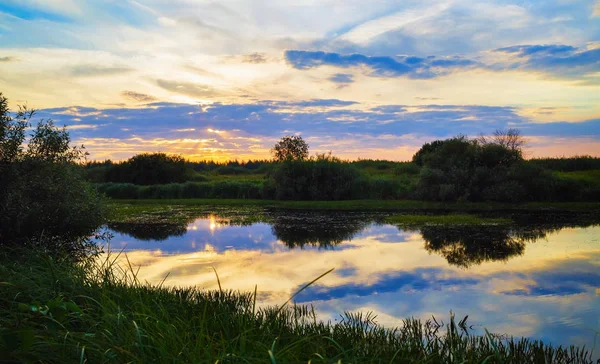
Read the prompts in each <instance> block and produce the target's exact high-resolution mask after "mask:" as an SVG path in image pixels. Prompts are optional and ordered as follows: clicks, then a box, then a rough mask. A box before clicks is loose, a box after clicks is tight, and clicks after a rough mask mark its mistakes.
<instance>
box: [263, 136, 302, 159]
mask: <svg viewBox="0 0 600 364" xmlns="http://www.w3.org/2000/svg"><path fill="white" fill-rule="evenodd" d="M271 154H273V158H274V159H275V161H277V162H285V161H302V160H305V159H306V158H308V144H306V142H305V141H304V139H302V137H301V136H295V135H287V136H284V137H283V138H281V140H280V141H279V142H277V144H275V145H274V146H273V149H271Z"/></svg>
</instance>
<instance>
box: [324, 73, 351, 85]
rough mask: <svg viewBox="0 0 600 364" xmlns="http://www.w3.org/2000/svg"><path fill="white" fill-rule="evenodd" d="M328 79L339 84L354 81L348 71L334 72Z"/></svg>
mask: <svg viewBox="0 0 600 364" xmlns="http://www.w3.org/2000/svg"><path fill="white" fill-rule="evenodd" d="M329 81H331V82H334V83H340V84H349V83H352V82H354V76H353V75H352V74H349V73H336V74H335V75H333V76H331V77H329Z"/></svg>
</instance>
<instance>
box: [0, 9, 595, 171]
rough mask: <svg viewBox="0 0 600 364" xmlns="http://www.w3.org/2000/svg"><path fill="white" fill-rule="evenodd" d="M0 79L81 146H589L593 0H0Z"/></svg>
mask: <svg viewBox="0 0 600 364" xmlns="http://www.w3.org/2000/svg"><path fill="white" fill-rule="evenodd" d="M0 92H2V93H3V94H4V95H5V96H6V97H8V98H9V100H10V105H11V107H13V108H15V107H16V106H17V105H19V104H24V103H27V105H29V106H31V107H35V108H37V109H39V113H38V115H37V118H52V119H54V120H55V122H56V123H57V124H59V125H67V126H68V129H69V130H70V132H71V135H72V137H73V139H74V140H75V141H76V142H78V143H83V144H84V145H85V146H86V148H87V149H88V151H89V152H90V153H91V156H90V158H91V159H106V158H111V159H124V158H127V157H129V156H131V155H133V154H137V153H141V152H150V151H164V152H170V153H180V154H183V155H185V156H186V157H189V158H191V159H218V160H224V159H234V158H237V159H248V158H265V157H268V156H269V149H270V147H271V146H272V145H273V144H274V143H275V142H276V141H277V140H278V139H279V138H280V137H281V136H283V135H286V134H297V135H302V137H304V138H305V139H306V140H307V141H308V143H309V144H310V146H311V152H323V151H332V153H333V154H335V155H337V156H340V157H343V158H350V159H356V158H358V157H362V158H381V159H393V160H407V159H410V157H411V156H412V154H413V153H414V152H415V151H416V150H417V149H418V148H419V146H420V145H422V144H423V143H424V142H427V141H431V140H434V139H440V138H445V137H450V136H453V135H457V134H459V133H462V134H467V135H471V136H477V135H479V134H481V133H484V134H486V133H487V134H489V133H491V132H493V131H494V130H495V129H498V128H509V127H512V128H518V129H520V130H521V131H522V133H523V134H524V135H525V136H527V138H528V139H529V144H528V148H527V156H528V157H539V156H563V155H564V156H571V155H576V154H590V155H595V156H600V0H536V1H524V0H521V1H516V0H515V1H504V0H496V1H481V0H447V1H429V0H409V1H399V0H396V1H388V0H372V1H364V0H361V1H358V0H343V1H342V0H323V1H316V0H304V1H300V0H288V1H275V0H223V1H202V0H136V1H134V0H105V1H100V0H2V1H1V2H0Z"/></svg>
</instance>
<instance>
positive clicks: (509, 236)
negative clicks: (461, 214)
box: [111, 212, 600, 356]
mask: <svg viewBox="0 0 600 364" xmlns="http://www.w3.org/2000/svg"><path fill="white" fill-rule="evenodd" d="M225 215H227V216H228V217H227V218H226V217H223V215H213V214H211V215H207V216H205V217H203V218H199V219H197V220H195V221H193V222H191V223H189V224H187V225H167V224H165V225H130V224H118V225H113V226H111V228H112V233H113V234H114V239H113V240H112V246H113V249H115V248H120V247H125V250H126V251H127V255H128V257H129V259H130V261H131V262H132V263H133V264H135V265H139V266H141V269H140V273H139V277H140V278H141V279H143V280H144V279H145V280H147V281H148V282H153V283H158V282H160V281H162V280H163V278H164V277H165V276H166V275H167V274H168V273H169V276H168V278H167V280H166V282H165V284H167V285H178V286H198V287H201V288H207V289H215V288H218V286H217V280H216V278H215V274H214V272H213V269H212V267H214V268H215V269H216V270H217V272H218V274H219V277H220V280H221V284H222V286H223V288H226V289H233V290H243V291H253V290H254V286H255V284H256V285H258V291H259V300H260V301H261V303H263V304H273V305H275V304H281V303H283V302H285V301H286V300H287V299H288V298H289V297H290V296H291V295H292V294H293V293H294V292H296V291H297V290H298V289H299V288H300V287H301V286H302V285H303V284H305V283H306V282H309V281H311V280H312V279H314V278H316V277H318V276H319V275H320V274H322V273H324V272H325V271H327V270H329V269H331V268H335V271H333V272H332V273H330V274H329V275H327V276H325V277H324V278H322V279H321V280H319V281H318V282H317V283H316V284H315V285H313V286H312V287H310V288H309V289H307V290H305V291H304V292H302V293H301V294H300V295H298V296H297V299H296V302H297V303H302V304H312V305H314V306H315V309H316V310H317V312H319V314H320V317H321V318H322V319H325V320H327V319H331V320H335V319H337V318H338V317H339V316H338V314H339V313H341V312H343V311H373V312H375V313H376V314H377V316H378V319H377V321H378V322H379V323H381V324H384V325H387V326H395V325H399V324H400V323H401V320H402V319H403V318H406V317H410V316H412V317H419V318H423V319H427V318H431V316H432V315H433V316H435V317H436V318H437V319H443V320H447V318H448V316H449V312H450V310H452V311H453V312H455V313H456V316H457V317H459V316H460V317H463V316H464V315H469V319H468V322H469V323H470V324H472V325H473V329H474V331H475V333H483V332H484V331H483V328H484V327H485V328H487V329H488V330H490V331H492V332H496V333H506V334H510V335H515V336H517V335H518V336H527V337H532V338H536V339H543V340H544V341H547V342H551V343H554V344H578V345H584V344H585V345H586V346H588V347H593V345H594V337H595V332H600V225H598V223H597V221H594V219H593V218H592V219H590V218H588V219H586V221H585V222H582V221H581V219H576V218H575V217H573V216H553V217H548V216H546V217H544V219H540V218H533V217H531V216H527V217H526V216H518V217H517V221H518V224H516V225H515V226H513V227H511V228H504V227H497V226H496V227H493V226H490V227H473V228H468V227H463V228H454V229H452V228H443V227H435V226H433V227H425V228H422V229H415V230H404V229H399V228H398V227H395V226H393V225H388V224H383V223H382V222H381V221H382V218H383V217H384V215H378V214H361V213H344V214H335V215H332V214H331V213H317V212H310V213H289V212H287V213H286V212H271V213H269V219H270V220H269V223H251V222H250V221H252V220H251V219H249V216H244V214H243V213H241V214H240V213H237V214H235V213H233V214H232V213H227V214H225ZM598 341H599V344H598V345H597V350H596V353H595V355H594V356H598V352H599V351H600V337H599V338H598Z"/></svg>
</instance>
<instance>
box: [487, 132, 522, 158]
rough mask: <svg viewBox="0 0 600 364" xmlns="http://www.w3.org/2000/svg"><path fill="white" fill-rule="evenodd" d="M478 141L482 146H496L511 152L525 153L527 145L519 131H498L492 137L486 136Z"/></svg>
mask: <svg viewBox="0 0 600 364" xmlns="http://www.w3.org/2000/svg"><path fill="white" fill-rule="evenodd" d="M477 141H478V142H479V144H481V145H489V144H496V145H499V146H501V147H504V148H506V149H509V150H511V151H517V152H519V153H521V154H522V153H523V147H524V146H525V144H526V143H527V140H526V139H525V138H524V137H523V136H522V135H521V131H520V130H519V129H513V128H510V129H507V130H503V129H497V130H496V131H494V134H493V135H492V136H491V137H486V136H484V135H481V136H479V138H477Z"/></svg>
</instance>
